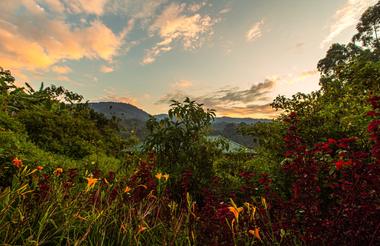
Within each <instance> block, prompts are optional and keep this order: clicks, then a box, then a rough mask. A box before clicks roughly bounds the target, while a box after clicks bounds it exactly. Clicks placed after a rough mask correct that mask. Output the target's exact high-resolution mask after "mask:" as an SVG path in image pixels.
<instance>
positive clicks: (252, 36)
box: [245, 20, 264, 42]
mask: <svg viewBox="0 0 380 246" xmlns="http://www.w3.org/2000/svg"><path fill="white" fill-rule="evenodd" d="M263 25H264V20H261V21H258V22H256V23H255V24H253V25H252V27H251V28H250V29H249V30H248V32H247V34H246V35H245V37H246V40H247V41H248V42H252V41H255V40H256V39H258V38H260V37H261V36H262V26H263Z"/></svg>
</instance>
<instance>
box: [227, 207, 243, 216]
mask: <svg viewBox="0 0 380 246" xmlns="http://www.w3.org/2000/svg"><path fill="white" fill-rule="evenodd" d="M228 209H229V210H230V212H231V213H233V214H234V216H235V218H236V219H238V218H239V213H240V212H241V211H243V208H242V207H240V208H235V207H228Z"/></svg>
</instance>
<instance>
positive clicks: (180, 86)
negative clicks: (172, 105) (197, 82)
mask: <svg viewBox="0 0 380 246" xmlns="http://www.w3.org/2000/svg"><path fill="white" fill-rule="evenodd" d="M192 85H193V83H191V81H188V80H180V81H178V82H176V83H174V84H173V85H172V87H173V88H176V89H186V88H189V87H191V86H192Z"/></svg>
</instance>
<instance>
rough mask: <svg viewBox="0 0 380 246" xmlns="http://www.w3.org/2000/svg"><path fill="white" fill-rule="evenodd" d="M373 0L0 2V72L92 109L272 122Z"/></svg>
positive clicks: (310, 82)
mask: <svg viewBox="0 0 380 246" xmlns="http://www.w3.org/2000/svg"><path fill="white" fill-rule="evenodd" d="M376 2H377V0H307V1H305V0H186V1H185V0H183V1H175V0H0V9H1V12H0V66H1V67H3V68H4V69H9V70H11V72H12V74H13V75H14V76H15V77H16V83H17V84H18V85H20V86H21V85H22V84H23V83H24V82H28V83H30V84H31V85H32V86H34V87H36V88H38V87H39V86H40V84H41V82H44V84H45V85H50V84H55V85H60V86H63V87H65V88H67V89H69V90H72V91H75V92H77V93H79V94H81V95H83V96H84V97H85V99H87V100H89V101H91V102H98V101H114V102H126V103H131V104H133V105H135V106H137V107H140V108H142V109H143V110H145V111H147V112H148V113H150V114H159V113H165V112H166V111H167V110H168V108H169V105H170V100H171V99H175V100H182V99H183V98H184V97H186V96H188V97H190V98H191V99H194V100H196V101H197V102H200V103H203V104H204V105H205V106H206V107H208V108H213V109H216V113H217V115H219V116H233V117H254V118H273V117H275V116H276V115H277V112H275V111H274V110H273V109H272V108H271V107H270V105H269V104H270V103H271V102H272V101H273V99H274V98H275V97H276V96H278V95H285V96H287V97H289V96H291V95H293V94H295V93H297V92H304V93H308V92H311V91H314V90H317V89H318V88H319V85H318V80H319V73H318V71H317V70H316V66H317V63H318V61H319V60H320V59H322V58H323V57H324V56H325V53H326V51H327V49H328V48H329V47H330V45H331V44H332V43H347V42H349V41H350V39H351V37H352V36H353V35H354V34H355V25H356V24H357V22H358V20H359V19H360V16H361V14H362V13H363V12H364V11H365V10H366V9H367V8H368V7H369V6H371V5H374V4H375V3H376Z"/></svg>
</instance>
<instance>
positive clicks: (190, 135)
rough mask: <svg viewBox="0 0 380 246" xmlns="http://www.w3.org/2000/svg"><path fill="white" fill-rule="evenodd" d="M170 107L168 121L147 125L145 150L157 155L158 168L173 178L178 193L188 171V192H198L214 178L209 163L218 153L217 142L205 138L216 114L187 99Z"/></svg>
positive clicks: (149, 122)
mask: <svg viewBox="0 0 380 246" xmlns="http://www.w3.org/2000/svg"><path fill="white" fill-rule="evenodd" d="M171 107H172V108H171V109H170V110H169V114H168V115H169V117H168V118H166V119H164V120H161V121H157V120H156V119H155V118H151V119H150V120H149V121H148V122H147V128H148V130H149V131H150V135H149V136H148V137H147V139H146V143H145V145H146V149H147V150H151V151H154V152H155V153H156V154H157V164H158V168H160V169H162V170H163V171H165V172H167V173H169V174H170V175H172V177H174V179H175V180H174V185H175V186H177V188H176V189H177V190H178V189H180V188H179V186H180V184H179V182H180V181H181V175H182V174H183V172H184V171H191V172H192V175H193V176H192V184H191V185H192V187H191V190H192V191H193V192H194V193H197V192H198V191H199V190H200V189H201V187H204V186H206V185H207V183H208V182H209V181H210V179H211V177H212V176H213V174H214V172H213V168H212V163H213V160H214V159H215V157H216V156H217V155H219V154H220V150H219V148H218V145H219V143H213V142H209V141H207V139H206V134H207V132H208V130H209V127H210V125H211V121H212V120H213V119H214V117H215V113H214V111H213V110H209V109H207V110H206V111H205V110H204V109H203V108H202V104H198V103H195V102H194V101H191V100H190V99H189V98H187V99H186V100H185V101H184V102H183V103H180V102H177V101H173V104H172V105H171Z"/></svg>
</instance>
